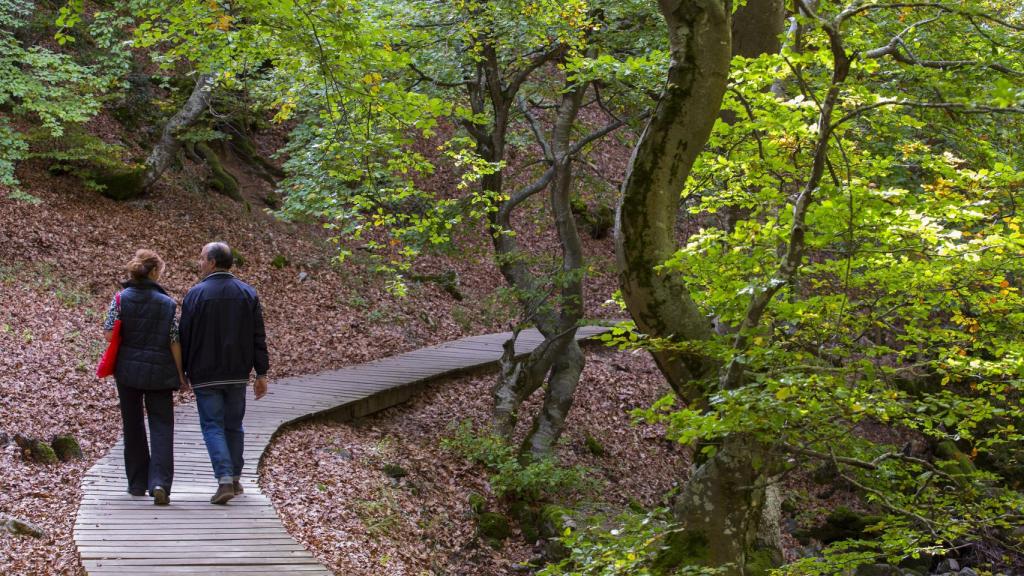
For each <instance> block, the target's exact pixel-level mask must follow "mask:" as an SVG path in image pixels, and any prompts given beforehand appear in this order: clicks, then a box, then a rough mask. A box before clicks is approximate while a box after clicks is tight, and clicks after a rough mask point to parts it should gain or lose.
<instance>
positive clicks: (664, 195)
mask: <svg viewBox="0 0 1024 576" xmlns="http://www.w3.org/2000/svg"><path fill="white" fill-rule="evenodd" d="M660 9H661V12H662V14H663V16H664V17H665V21H666V23H667V25H668V30H669V41H670V47H671V55H672V60H671V63H670V66H669V71H668V78H667V83H666V88H665V90H664V93H663V94H662V98H661V101H660V102H659V105H658V108H657V110H656V111H655V114H654V116H653V117H652V118H651V120H650V122H649V123H648V125H647V127H646V129H645V130H644V132H643V134H642V135H641V138H640V142H639V143H638V144H637V147H636V149H635V150H634V153H633V158H632V159H631V161H630V166H629V172H628V174H627V177H626V181H625V183H624V184H623V194H622V199H621V203H620V205H619V209H618V211H617V214H616V234H615V239H616V255H617V259H618V263H619V269H620V287H621V289H622V295H623V299H624V300H625V303H626V307H627V309H628V311H629V313H630V315H631V316H632V318H633V320H634V322H635V323H636V325H637V327H638V329H639V330H640V331H642V332H644V333H646V334H648V335H650V336H652V337H655V338H670V339H673V340H684V341H685V340H702V339H706V338H709V337H710V335H711V333H712V329H711V325H710V322H709V321H708V319H707V318H706V317H705V315H704V314H703V312H702V311H701V310H700V309H699V308H698V307H697V305H696V303H695V302H694V300H693V298H692V296H691V294H690V292H689V289H688V287H687V286H686V285H685V283H684V282H683V281H682V280H681V275H677V274H662V273H659V272H658V271H657V270H656V268H657V267H659V266H660V265H662V264H663V263H664V262H666V261H667V260H668V259H669V258H670V257H671V256H672V254H673V253H674V252H675V251H676V250H677V248H678V244H677V240H676V219H677V213H678V209H679V197H680V196H679V195H680V192H681V191H682V188H683V186H684V185H685V182H686V179H687V177H688V176H689V174H690V170H691V169H692V167H693V163H694V161H695V159H696V158H697V155H698V154H699V153H700V152H701V151H702V150H703V148H704V145H705V144H706V142H707V139H708V136H709V135H710V133H711V129H712V126H713V125H714V122H715V121H716V119H717V118H718V117H719V113H720V107H721V102H722V97H723V95H724V93H725V89H726V83H727V79H728V71H729V60H730V59H731V57H732V55H733V54H734V49H735V50H740V51H741V53H742V54H743V55H745V56H755V55H757V54H759V53H761V51H766V50H772V51H776V50H778V49H779V40H778V35H779V34H780V33H781V31H782V26H783V13H782V6H781V3H780V2H779V0H751V1H750V2H748V4H747V6H746V7H745V8H744V9H742V10H740V11H739V12H738V13H737V18H743V19H744V21H743V22H735V23H734V22H732V19H731V17H730V11H731V5H730V2H728V0H725V1H722V0H717V1H712V0H660ZM734 30H735V32H736V34H737V35H742V36H743V39H742V43H741V44H738V45H736V46H733V45H732V41H733V38H732V34H733V31H734ZM653 355H654V358H655V360H656V362H657V363H658V366H659V368H660V369H661V371H662V372H663V373H664V374H665V377H666V378H667V380H668V382H669V384H670V385H671V386H672V388H673V389H674V390H675V391H676V393H677V394H678V395H679V396H680V397H681V398H682V399H683V400H684V401H685V402H687V403H688V404H689V405H690V406H700V405H702V404H704V403H705V401H706V393H707V390H706V389H705V388H704V386H709V385H710V386H714V385H717V386H719V387H732V386H735V385H737V380H735V379H733V378H729V377H727V376H728V375H729V374H735V371H731V370H726V371H724V372H723V373H722V374H721V375H720V376H719V370H720V369H721V368H722V367H721V366H720V365H718V363H717V362H714V361H712V360H710V359H708V358H706V357H702V356H698V355H685V354H679V353H676V352H672V351H667V350H655V351H654V352H653ZM773 463H774V458H772V457H771V452H770V447H769V446H765V445H763V444H761V443H758V442H755V441H754V440H752V439H750V438H748V437H746V436H745V435H742V434H739V435H731V436H728V437H726V438H725V439H724V440H723V442H722V444H721V446H719V447H718V450H717V452H716V453H715V454H714V455H713V456H712V457H711V458H709V459H707V460H706V461H705V462H703V463H702V464H700V465H699V466H698V467H696V468H695V470H694V472H693V475H692V477H691V478H690V479H689V481H688V482H687V485H686V487H685V489H684V492H683V494H682V495H681V497H680V498H679V499H678V501H677V502H676V504H675V506H674V513H675V516H676V518H677V519H678V520H679V521H680V523H681V525H682V527H683V529H684V531H683V532H682V533H680V534H678V535H676V536H674V537H673V538H672V544H673V550H672V551H671V552H670V553H669V554H668V555H667V556H666V558H669V559H670V561H671V562H674V563H695V564H706V565H711V566H721V567H725V569H726V574H729V575H746V574H751V573H754V571H753V570H752V567H753V565H754V564H759V565H766V566H770V565H772V564H776V563H778V562H779V561H780V560H781V554H780V547H779V526H778V518H779V510H778V505H777V504H778V493H777V492H776V489H775V488H774V487H773V482H772V480H773V479H774V476H775V474H776V470H774V467H773ZM755 558H756V559H757V562H752V560H754V559H755Z"/></svg>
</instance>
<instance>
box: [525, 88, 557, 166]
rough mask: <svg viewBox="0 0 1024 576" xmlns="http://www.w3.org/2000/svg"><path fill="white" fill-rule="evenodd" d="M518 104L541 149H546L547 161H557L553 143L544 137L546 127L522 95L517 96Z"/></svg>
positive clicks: (545, 157) (545, 156)
mask: <svg viewBox="0 0 1024 576" xmlns="http://www.w3.org/2000/svg"><path fill="white" fill-rule="evenodd" d="M516 104H517V105H518V106H519V111H520V112H522V113H523V116H526V120H527V122H529V123H530V130H531V131H532V132H533V137H534V138H536V139H537V143H538V144H540V148H541V150H543V151H544V159H545V160H547V162H548V163H549V164H550V163H553V162H554V161H555V153H554V152H553V151H552V150H551V143H549V142H548V140H547V138H545V137H544V129H543V128H542V127H541V125H540V121H539V120H538V119H537V117H536V116H534V115H533V113H532V112H530V107H529V106H527V105H526V101H525V100H523V98H522V96H520V97H519V98H516Z"/></svg>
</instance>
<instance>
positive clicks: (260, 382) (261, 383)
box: [252, 376, 267, 400]
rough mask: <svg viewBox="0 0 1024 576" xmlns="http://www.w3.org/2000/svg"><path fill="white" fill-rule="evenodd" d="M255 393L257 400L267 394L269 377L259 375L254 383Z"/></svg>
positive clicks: (253, 389)
mask: <svg viewBox="0 0 1024 576" xmlns="http://www.w3.org/2000/svg"><path fill="white" fill-rule="evenodd" d="M252 392H253V395H254V396H255V397H256V399H257V400H259V399H260V398H263V397H264V396H266V395H267V377H266V376H257V377H256V383H255V384H253V385H252Z"/></svg>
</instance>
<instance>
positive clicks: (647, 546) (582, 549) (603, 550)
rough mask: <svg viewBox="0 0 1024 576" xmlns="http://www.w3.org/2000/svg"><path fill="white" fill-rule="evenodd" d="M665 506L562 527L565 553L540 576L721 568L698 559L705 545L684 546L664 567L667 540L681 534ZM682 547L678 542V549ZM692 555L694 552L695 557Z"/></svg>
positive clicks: (696, 572) (690, 574)
mask: <svg viewBox="0 0 1024 576" xmlns="http://www.w3.org/2000/svg"><path fill="white" fill-rule="evenodd" d="M668 518H669V513H668V510H665V509H655V510H653V511H651V512H649V513H646V514H638V513H635V512H627V513H624V514H622V515H621V516H619V517H618V518H615V519H613V520H612V521H611V522H609V521H607V520H606V519H605V518H601V517H593V518H591V519H590V520H589V523H588V525H587V526H585V527H582V528H580V529H578V530H573V529H571V528H566V529H565V531H564V533H563V534H562V535H561V538H560V541H561V543H562V545H563V546H564V547H565V548H566V550H567V551H568V553H569V554H568V556H567V557H566V558H565V559H563V560H561V561H559V562H556V563H552V564H550V565H548V566H546V567H544V569H542V570H541V571H540V572H538V573H537V574H538V576H655V575H658V576H711V575H713V574H721V573H723V572H724V570H723V569H716V568H706V567H702V566H699V565H697V563H699V560H700V558H699V556H700V552H699V550H700V549H701V548H702V546H703V547H706V544H704V545H702V546H701V545H695V546H688V547H685V548H686V549H687V550H689V552H688V553H687V554H689V556H687V557H686V558H680V559H679V560H680V561H679V562H673V564H677V565H679V566H678V567H675V568H671V569H662V568H659V567H658V566H659V565H660V562H661V559H662V558H663V557H664V555H665V554H666V553H668V552H669V550H670V548H671V545H670V542H669V540H670V539H671V538H672V537H673V536H675V535H678V534H682V533H681V532H679V531H678V530H677V528H675V527H674V525H673V524H672V523H671V521H670V520H668ZM682 548H684V547H683V546H681V545H680V547H679V549H682ZM694 554H696V556H694Z"/></svg>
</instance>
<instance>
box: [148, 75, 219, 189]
mask: <svg viewBox="0 0 1024 576" xmlns="http://www.w3.org/2000/svg"><path fill="white" fill-rule="evenodd" d="M212 90H213V75H212V74H201V75H200V76H199V78H197V79H196V84H195V87H194V88H192V93H191V94H190V95H189V97H188V100H186V101H185V105H184V106H182V107H181V109H180V110H178V111H177V112H175V114H174V116H171V119H170V120H168V121H167V124H166V125H164V130H163V133H161V135H160V140H159V141H158V142H157V143H156V146H154V147H153V150H152V151H151V152H150V153H149V157H148V158H146V168H145V172H144V174H143V177H142V190H143V191H144V192H148V191H149V190H150V189H152V188H153V185H155V184H156V183H157V181H158V180H160V176H161V175H163V173H164V172H165V171H166V170H167V168H168V167H169V166H170V165H171V162H172V161H173V160H174V155H175V154H177V152H178V149H179V148H180V147H181V141H180V140H179V139H178V134H179V133H180V132H181V131H182V130H185V129H187V128H188V127H190V126H192V125H193V124H195V123H196V121H197V120H199V117H200V116H202V115H203V112H204V111H205V110H206V108H207V107H208V106H209V105H210V94H211V91H212Z"/></svg>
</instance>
